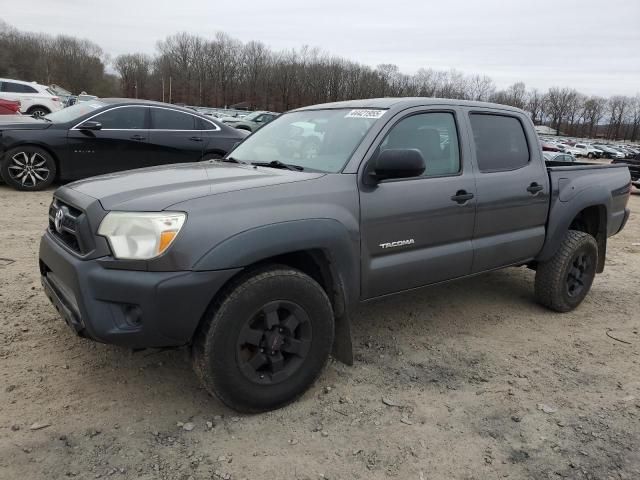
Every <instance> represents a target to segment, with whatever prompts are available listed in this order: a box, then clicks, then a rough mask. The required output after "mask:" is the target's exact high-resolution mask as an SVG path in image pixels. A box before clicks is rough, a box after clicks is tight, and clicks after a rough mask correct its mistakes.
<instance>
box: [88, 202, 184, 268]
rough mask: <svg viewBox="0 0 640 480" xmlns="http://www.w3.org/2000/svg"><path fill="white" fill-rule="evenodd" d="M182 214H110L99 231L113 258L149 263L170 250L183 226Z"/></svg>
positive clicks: (103, 220) (101, 224)
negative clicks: (109, 247)
mask: <svg viewBox="0 0 640 480" xmlns="http://www.w3.org/2000/svg"><path fill="white" fill-rule="evenodd" d="M186 217H187V216H186V214H184V213H181V212H158V213H149V212H109V213H108V214H107V216H106V217H104V219H102V223H100V228H98V235H102V236H103V237H106V238H107V240H108V241H109V245H110V246H111V251H112V252H113V255H114V256H115V257H116V258H121V259H129V260H148V259H150V258H154V257H157V256H158V255H161V254H162V253H163V252H165V251H166V250H167V248H169V246H170V245H171V243H173V240H174V239H175V238H176V237H177V236H178V232H180V229H181V228H182V225H184V221H185V219H186Z"/></svg>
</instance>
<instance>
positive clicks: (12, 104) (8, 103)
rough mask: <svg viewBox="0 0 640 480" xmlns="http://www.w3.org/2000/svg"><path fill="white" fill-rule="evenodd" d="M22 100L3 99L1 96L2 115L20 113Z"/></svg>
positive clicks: (0, 112) (0, 109) (0, 113)
mask: <svg viewBox="0 0 640 480" xmlns="http://www.w3.org/2000/svg"><path fill="white" fill-rule="evenodd" d="M19 114H20V102H19V101H18V100H3V99H1V98H0V115H19Z"/></svg>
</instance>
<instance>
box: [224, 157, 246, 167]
mask: <svg viewBox="0 0 640 480" xmlns="http://www.w3.org/2000/svg"><path fill="white" fill-rule="evenodd" d="M218 161H219V162H226V163H242V164H244V165H247V162H243V161H242V160H238V159H237V158H233V157H226V158H219V159H218Z"/></svg>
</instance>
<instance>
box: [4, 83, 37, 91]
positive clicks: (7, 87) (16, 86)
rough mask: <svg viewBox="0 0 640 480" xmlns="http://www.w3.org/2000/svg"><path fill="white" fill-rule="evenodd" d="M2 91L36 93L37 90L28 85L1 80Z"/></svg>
mask: <svg viewBox="0 0 640 480" xmlns="http://www.w3.org/2000/svg"><path fill="white" fill-rule="evenodd" d="M2 91H3V92H9V93H38V90H36V89H35V88H33V87H30V86H29V85H22V84H21V83H13V82H2Z"/></svg>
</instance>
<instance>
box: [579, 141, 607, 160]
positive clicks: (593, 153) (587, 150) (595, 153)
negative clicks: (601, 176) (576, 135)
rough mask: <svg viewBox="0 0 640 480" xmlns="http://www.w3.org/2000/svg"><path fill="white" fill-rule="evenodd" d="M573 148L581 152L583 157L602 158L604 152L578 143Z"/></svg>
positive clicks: (586, 144)
mask: <svg viewBox="0 0 640 480" xmlns="http://www.w3.org/2000/svg"><path fill="white" fill-rule="evenodd" d="M573 148H574V149H576V150H579V151H580V156H581V157H587V158H600V157H601V156H602V150H600V149H598V148H596V147H594V146H593V145H590V144H588V143H576V144H575V145H574V146H573Z"/></svg>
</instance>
